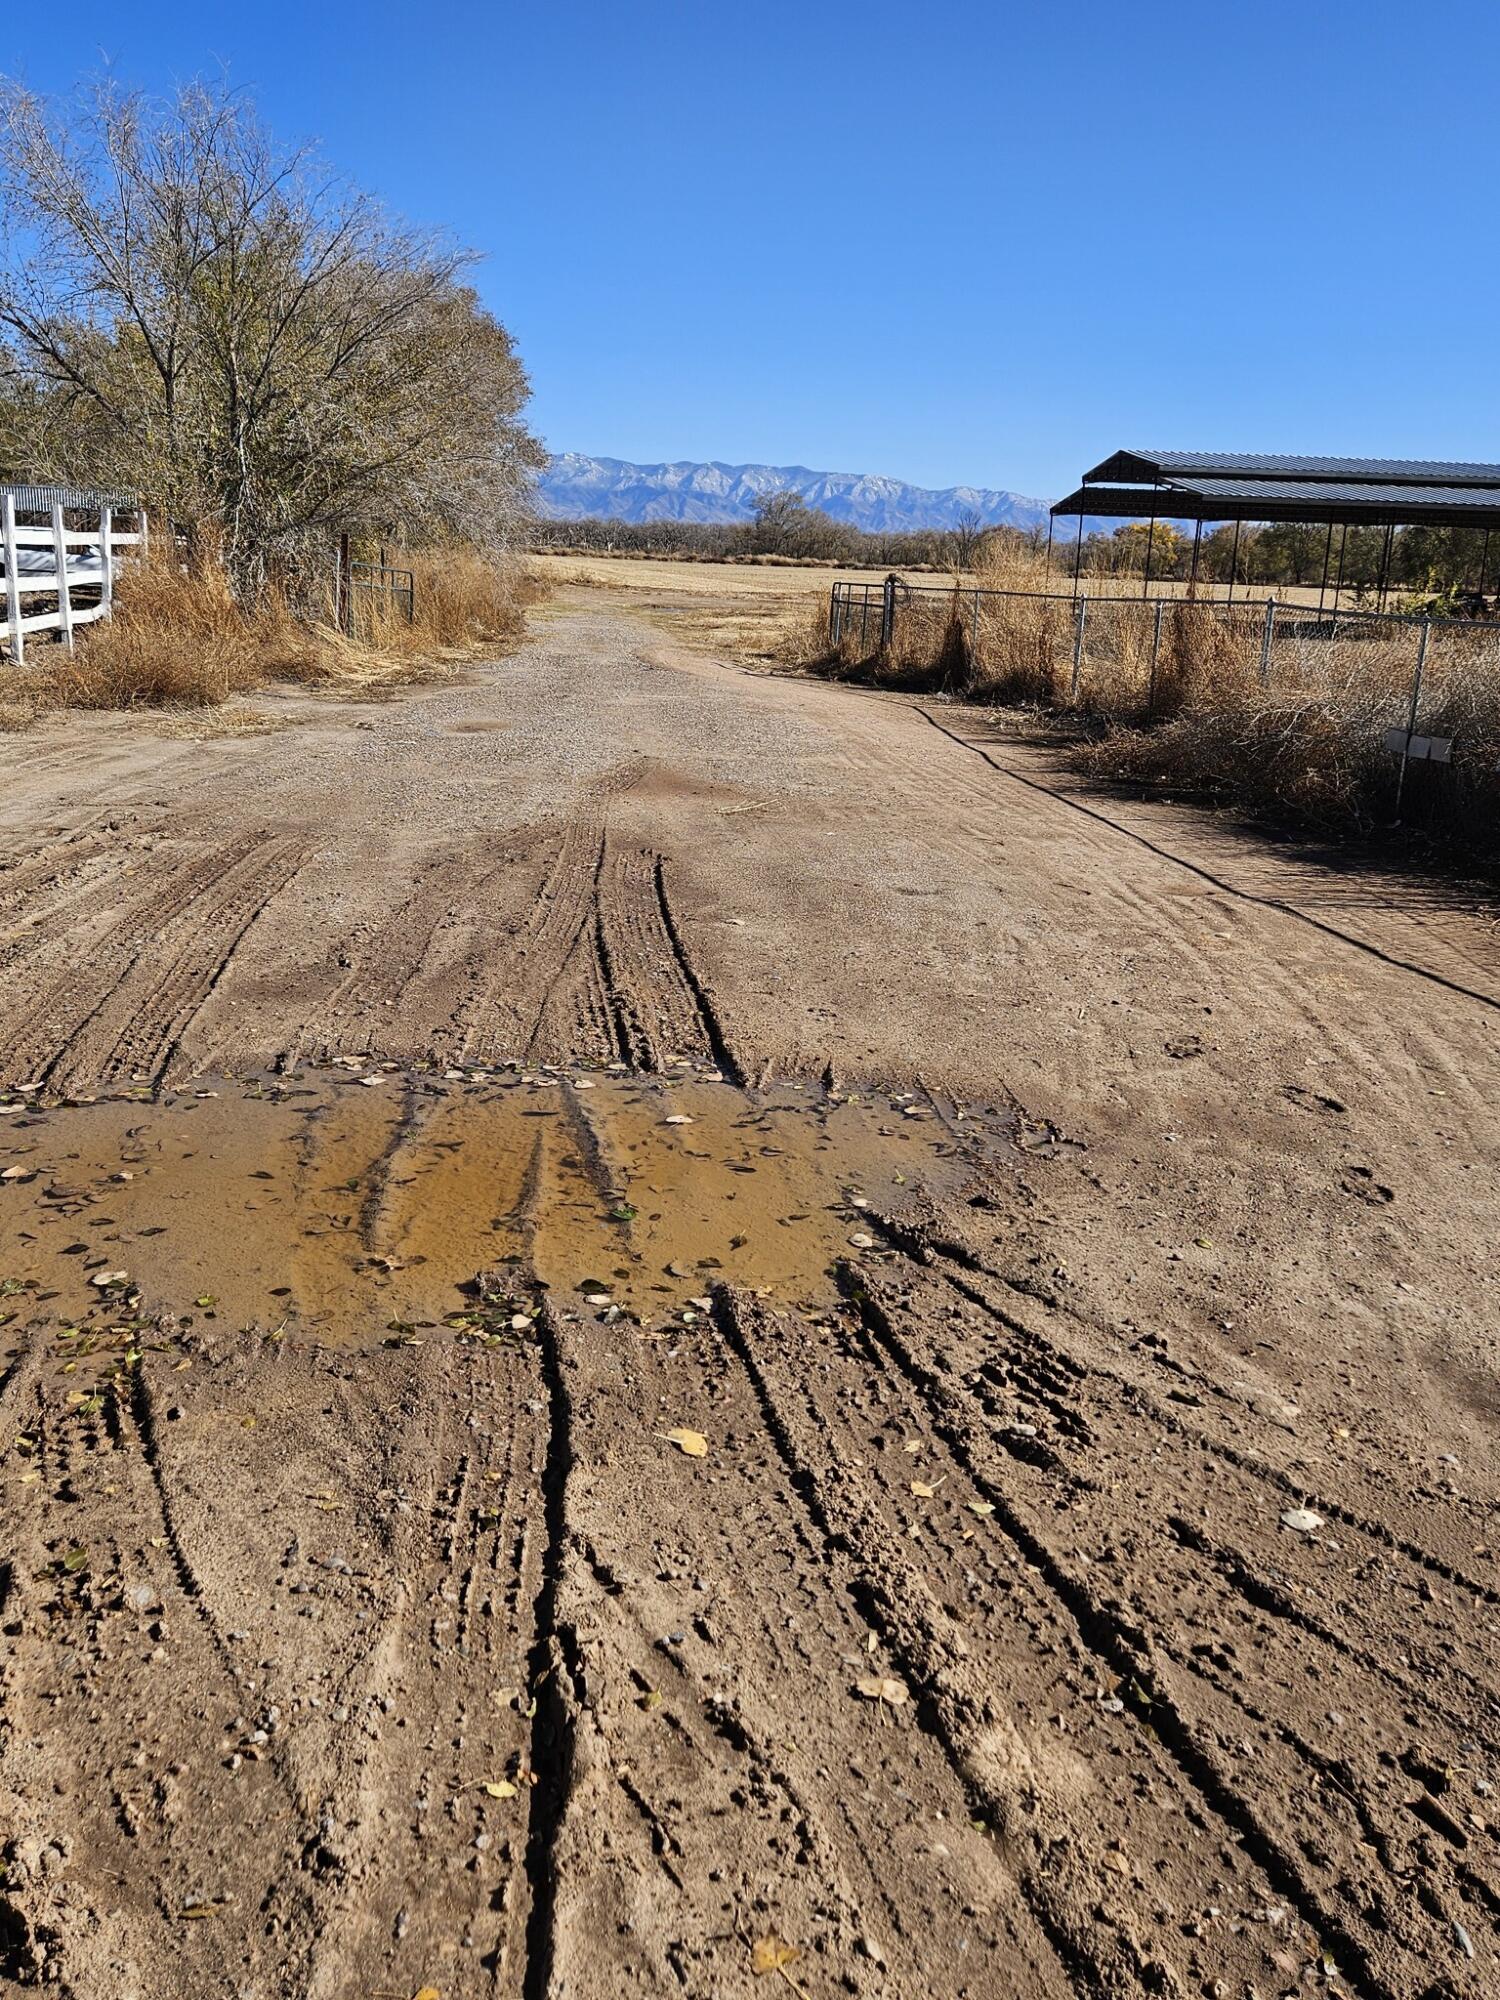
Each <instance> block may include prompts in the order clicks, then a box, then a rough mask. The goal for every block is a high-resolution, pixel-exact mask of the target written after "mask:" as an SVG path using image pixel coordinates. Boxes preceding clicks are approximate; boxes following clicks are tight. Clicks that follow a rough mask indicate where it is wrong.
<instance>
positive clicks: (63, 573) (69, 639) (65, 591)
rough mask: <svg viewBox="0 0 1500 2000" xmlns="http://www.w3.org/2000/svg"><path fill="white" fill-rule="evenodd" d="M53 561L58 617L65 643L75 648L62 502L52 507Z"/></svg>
mask: <svg viewBox="0 0 1500 2000" xmlns="http://www.w3.org/2000/svg"><path fill="white" fill-rule="evenodd" d="M52 561H53V564H54V566H55V568H56V570H57V619H58V624H59V625H60V626H61V628H62V640H63V644H64V645H65V646H66V647H67V649H68V651H69V652H70V653H71V652H72V650H73V595H72V592H71V590H70V589H69V587H68V541H67V529H66V528H64V526H63V510H62V506H61V503H60V502H54V504H53V508H52Z"/></svg>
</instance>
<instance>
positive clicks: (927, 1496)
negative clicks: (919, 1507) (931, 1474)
mask: <svg viewBox="0 0 1500 2000" xmlns="http://www.w3.org/2000/svg"><path fill="white" fill-rule="evenodd" d="M947 1477H948V1475H947V1473H946V1472H945V1473H944V1474H943V1478H942V1479H939V1480H936V1481H935V1482H934V1483H933V1484H932V1485H931V1486H929V1485H928V1483H927V1481H926V1480H925V1479H914V1480H913V1481H912V1483H911V1490H912V1492H913V1493H915V1494H916V1496H917V1498H918V1499H919V1500H931V1499H933V1498H934V1497H935V1496H936V1493H937V1490H938V1487H939V1486H941V1485H942V1484H943V1480H945V1479H946V1478H947Z"/></svg>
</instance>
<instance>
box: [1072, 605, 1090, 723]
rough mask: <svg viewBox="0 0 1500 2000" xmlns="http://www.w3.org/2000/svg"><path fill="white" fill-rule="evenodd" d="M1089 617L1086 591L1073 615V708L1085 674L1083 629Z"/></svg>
mask: <svg viewBox="0 0 1500 2000" xmlns="http://www.w3.org/2000/svg"><path fill="white" fill-rule="evenodd" d="M1088 615H1089V595H1088V592H1087V591H1086V590H1084V591H1080V592H1079V595H1078V609H1077V611H1076V612H1075V613H1074V615H1073V706H1074V707H1075V708H1077V706H1078V680H1079V676H1080V675H1081V673H1082V672H1083V628H1084V624H1085V622H1086V620H1087V618H1088Z"/></svg>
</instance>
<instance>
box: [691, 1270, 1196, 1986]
mask: <svg viewBox="0 0 1500 2000" xmlns="http://www.w3.org/2000/svg"><path fill="white" fill-rule="evenodd" d="M715 1320H716V1324H717V1325H718V1327H719V1329H720V1331H721V1332H722V1333H723V1335H724V1338H725V1341H726V1344H727V1345H728V1346H729V1347H730V1349H731V1350H732V1351H733V1352H734V1353H735V1354H736V1355H737V1357H738V1358H739V1360H740V1362H741V1364H742V1365H743V1367H744V1368H745V1370H746V1373H747V1374H748V1376H749V1377H750V1380H751V1381H752V1383H753V1384H754V1387H755V1393H756V1397H757V1401H758V1402H759V1404H760V1406H761V1409H762V1411H763V1412H764V1416H765V1420H766V1424H767V1427H768V1429H769V1431H770V1433H771V1435H772V1437H773V1439H774V1441H775V1442H776V1445H777V1449H778V1451H779V1452H780V1454H781V1456H782V1459H783V1462H784V1464H785V1466H786V1470H787V1474H788V1476H789V1478H790V1480H791V1483H792V1486H793V1489H794V1490H795V1491H796V1492H797V1493H798V1494H799V1496H800V1497H801V1499H802V1503H803V1506H804V1508H805V1510H806V1513H807V1517H808V1521H809V1524H810V1527H811V1530H812V1532H813V1534H814V1536H815V1537H816V1539H817V1541H818V1543H819V1544H820V1545H821V1547H822V1549H823V1551H824V1552H825V1553H824V1560H825V1562H826V1563H828V1564H829V1566H830V1567H831V1568H833V1569H834V1571H835V1575H836V1576H837V1575H838V1574H839V1572H842V1582H843V1587H844V1589H846V1590H847V1591H848V1592H849V1594H850V1595H851V1597H852V1598H853V1599H854V1600H855V1601H856V1602H857V1603H858V1605H859V1607H860V1609H861V1612H862V1613H863V1615H864V1616H865V1617H866V1618H867V1619H868V1621H869V1623H870V1625H871V1627H872V1629H874V1630H875V1631H878V1632H879V1633H880V1634H881V1636H882V1638H883V1640H884V1644H885V1646H886V1648H887V1649H888V1651H889V1653H890V1656H891V1659H892V1661H893V1662H894V1664H895V1665H896V1667H897V1669H898V1671H899V1673H900V1675H901V1677H902V1680H903V1682H904V1684H905V1685H906V1686H908V1687H909V1688H910V1689H911V1690H912V1691H913V1693H914V1696H915V1698H916V1701H917V1704H918V1717H919V1720H920V1722H921V1724H922V1726H923V1727H924V1729H925V1730H927V1731H928V1732H929V1733H930V1734H931V1736H932V1737H933V1739H934V1741H935V1742H936V1743H937V1744H938V1745H939V1746H940V1748H941V1751H942V1754H943V1756H944V1758H945V1759H946V1761H947V1763H948V1765H949V1767H950V1768H951V1770H952V1773H953V1776H954V1778H955V1780H956V1782H957V1783H958V1784H959V1785H960V1786H961V1787H962V1788H963V1792H964V1794H965V1796H966V1797H967V1798H968V1799H969V1801H970V1802H971V1804H970V1809H971V1810H972V1811H973V1812H975V1813H976V1814H978V1815H979V1816H980V1817H981V1818H982V1819H983V1820H984V1821H985V1822H986V1823H987V1824H988V1825H989V1826H990V1827H991V1828H992V1830H993V1831H994V1834H995V1836H996V1838H997V1840H998V1843H999V1846H1000V1850H1001V1852H1002V1854H1003V1855H1004V1857H1005V1859H1006V1861H1007V1864H1008V1866H1009V1867H1010V1868H1011V1870H1012V1871H1013V1872H1014V1874H1015V1877H1016V1880H1017V1883H1018V1886H1019V1888H1020V1891H1021V1896H1022V1899H1023V1906H1024V1907H1025V1908H1026V1909H1027V1910H1028V1911H1029V1913H1030V1916H1031V1918H1032V1920H1033V1921H1034V1923H1035V1924H1036V1925H1037V1927H1038V1929H1039V1931H1040V1932H1041V1933H1042V1934H1043V1935H1044V1936H1045V1937H1046V1939H1047V1940H1048V1943H1049V1945H1050V1947H1051V1950H1052V1952H1054V1953H1055V1954H1056V1961H1057V1963H1058V1965H1059V1966H1060V1967H1061V1968H1062V1969H1063V1972H1064V1975H1065V1981H1064V1985H1063V1990H1066V1991H1067V1992H1069V1993H1078V1992H1087V1993H1091V1994H1097V1995H1100V1996H1103V1995H1105V1994H1114V1993H1116V1992H1118V1991H1120V1990H1121V1983H1122V1982H1125V1984H1126V1986H1127V1987H1128V1989H1129V1990H1154V1989H1159V1988H1161V1987H1162V1986H1163V1985H1164V1984H1165V1986H1166V1988H1167V1990H1171V1987H1172V1975H1170V1974H1169V1973H1166V1972H1164V1968H1163V1965H1162V1963H1161V1961H1160V1960H1159V1959H1158V1958H1157V1957H1156V1956H1155V1954H1154V1953H1152V1952H1150V1951H1149V1950H1148V1949H1145V1948H1143V1946H1142V1944H1141V1943H1140V1941H1139V1940H1138V1938H1137V1937H1136V1935H1135V1933H1134V1930H1133V1928H1132V1925H1131V1923H1130V1922H1129V1921H1121V1920H1119V1919H1118V1918H1117V1917H1115V1916H1114V1915H1113V1914H1112V1913H1110V1912H1107V1911H1106V1909H1105V1907H1104V1903H1103V1902H1102V1901H1101V1898H1100V1890H1101V1887H1102V1886H1103V1882H1104V1876H1103V1874H1102V1872H1101V1864H1102V1865H1104V1866H1108V1865H1110V1863H1109V1862H1108V1860H1107V1858H1106V1857H1107V1856H1109V1855H1111V1854H1113V1855H1115V1856H1116V1857H1117V1858H1118V1855H1119V1854H1120V1853H1121V1852H1122V1851H1123V1847H1124V1843H1123V1841H1121V1842H1119V1843H1118V1844H1117V1845H1116V1846H1115V1847H1112V1848H1106V1847H1105V1845H1104V1842H1103V1841H1102V1840H1098V1839H1097V1838H1096V1839H1095V1840H1094V1841H1093V1843H1092V1852H1091V1851H1090V1848H1091V1842H1090V1837H1089V1835H1088V1833H1087V1832H1086V1831H1084V1828H1085V1826H1086V1824H1087V1820H1086V1818H1085V1815H1089V1816H1092V1815H1094V1814H1098V1813H1099V1810H1100V1808H1099V1804H1098V1802H1097V1801H1090V1802H1088V1803H1087V1804H1085V1801H1084V1798H1083V1796H1082V1792H1083V1791H1085V1790H1086V1789H1087V1787H1086V1786H1084V1785H1082V1783H1081V1780H1080V1779H1079V1777H1078V1776H1077V1774H1075V1773H1072V1772H1070V1771H1069V1768H1068V1762H1067V1760H1066V1759H1065V1758H1063V1757H1061V1756H1058V1757H1056V1758H1055V1759H1054V1758H1053V1757H1050V1756H1049V1755H1048V1753H1047V1751H1046V1750H1045V1748H1044V1746H1043V1745H1042V1744H1041V1743H1040V1742H1039V1741H1038V1737H1039V1735H1040V1729H1039V1726H1038V1724H1037V1722H1036V1721H1035V1720H1032V1721H1031V1723H1030V1727H1029V1729H1028V1730H1026V1731H1023V1730H1022V1729H1021V1728H1019V1727H1018V1726H1017V1723H1016V1721H1015V1720H1014V1719H1013V1716H1014V1715H1015V1713H1017V1712H1018V1711H1026V1710H1031V1711H1032V1714H1033V1716H1034V1715H1035V1713H1036V1711H1037V1710H1038V1709H1040V1708H1042V1707H1043V1706H1044V1705H1045V1703H1046V1702H1047V1701H1049V1700H1050V1701H1055V1700H1056V1690H1055V1689H1048V1688H1046V1687H1045V1686H1044V1685H1042V1684H1041V1683H1040V1678H1039V1675H1038V1667H1039V1665H1040V1663H1041V1662H1042V1661H1044V1660H1045V1658H1046V1657H1047V1656H1049V1655H1051V1654H1054V1653H1056V1652H1057V1651H1058V1650H1059V1646H1060V1645H1061V1646H1063V1647H1066V1648H1068V1649H1069V1650H1070V1651H1072V1652H1073V1653H1074V1654H1075V1655H1076V1654H1081V1653H1083V1652H1084V1651H1086V1647H1084V1646H1082V1645H1081V1644H1080V1643H1079V1638H1080V1635H1078V1634H1077V1628H1076V1625H1075V1623H1074V1621H1073V1619H1072V1617H1071V1613H1070V1610H1069V1607H1068V1606H1066V1605H1065V1604H1063V1603H1062V1602H1061V1600H1060V1599H1059V1598H1058V1597H1057V1596H1056V1594H1055V1593H1054V1594H1053V1596H1052V1598H1051V1600H1050V1601H1046V1602H1044V1603H1043V1605H1042V1607H1041V1609H1040V1614H1039V1616H1038V1615H1036V1614H1033V1616H1032V1617H1031V1618H1029V1619H1026V1618H1023V1620H1022V1624H1023V1636H1022V1647H1023V1649H1024V1650H1023V1653H1022V1656H1021V1657H1020V1658H1018V1657H1017V1656H1016V1654H1015V1653H1014V1651H1010V1652H1008V1653H1007V1655H1006V1657H1005V1660H1004V1664H1003V1666H1001V1667H999V1669H998V1670H997V1671H995V1672H991V1671H988V1670H987V1669H986V1668H985V1667H982V1666H980V1665H978V1663H977V1659H976V1653H975V1649H974V1647H973V1645H972V1644H971V1643H970V1642H969V1641H968V1639H967V1638H966V1637H965V1636H964V1633H963V1630H962V1626H961V1624H960V1621H959V1620H958V1618H957V1617H956V1615H955V1613H954V1607H953V1602H952V1601H951V1600H950V1601H942V1600H940V1598H939V1595H938V1592H937V1588H936V1587H935V1586H934V1584H933V1583H932V1582H929V1580H928V1578H929V1577H930V1575H931V1570H932V1567H933V1563H932V1544H931V1540H930V1539H929V1538H928V1537H927V1536H925V1535H924V1537H923V1539H924V1544H925V1548H926V1553H927V1557H928V1560H927V1561H926V1562H925V1563H923V1564H922V1565H921V1566H920V1567H919V1566H918V1564H917V1561H916V1560H915V1559H914V1560H912V1561H908V1560H907V1559H906V1558H905V1557H904V1556H903V1555H901V1554H900V1553H898V1551H899V1549H900V1548H901V1546H902V1544H903V1543H904V1542H905V1541H906V1540H907V1539H908V1538H909V1537H910V1536H913V1535H916V1534H918V1533H919V1532H920V1531H921V1529H922V1526H923V1524H922V1523H921V1522H920V1521H918V1520H916V1519H913V1518H911V1516H910V1514H909V1513H908V1514H907V1516H906V1518H904V1519H897V1520H896V1521H891V1520H890V1519H889V1517H888V1514H887V1513H886V1511H885V1510H883V1509H882V1508H881V1507H880V1506H879V1505H877V1504H875V1503H873V1502H872V1501H871V1500H870V1499H869V1498H868V1497H867V1495H866V1494H865V1493H864V1492H861V1491H860V1488H861V1487H862V1486H864V1485H865V1484H866V1482H864V1481H862V1480H860V1479H859V1478H858V1476H857V1475H856V1474H852V1473H850V1472H848V1471H846V1470H844V1467H845V1465H846V1464H847V1463H848V1462H849V1454H848V1453H846V1451H845V1449H844V1447H843V1444H842V1442H840V1441H837V1434H838V1433H840V1432H842V1430H843V1428H844V1426H843V1424H842V1423H840V1421H839V1415H840V1414H841V1413H839V1412H838V1408H837V1406H838V1400H839V1399H838V1397H837V1396H836V1395H831V1394H830V1393H829V1387H828V1384H827V1383H826V1380H825V1383H824V1385H823V1390H822V1394H821V1396H820V1398H819V1399H818V1400H817V1401H815V1400H814V1399H813V1398H812V1397H811V1396H810V1395H809V1394H808V1393H807V1390H806V1389H805V1387H796V1386H794V1380H793V1376H792V1373H791V1371H790V1369H789V1365H788V1362H787V1359H786V1353H787V1335H788V1333H789V1332H792V1331H795V1330H796V1328H795V1322H792V1321H790V1320H789V1319H788V1318H786V1317H785V1316H783V1315H779V1314H778V1315H772V1314H770V1313H768V1312H766V1311H765V1310H764V1309H763V1308H759V1307H757V1306H755V1305H754V1304H753V1303H752V1302H750V1301H746V1300H743V1299H742V1298H740V1297H739V1296H738V1295H735V1294H731V1293H728V1292H725V1293H721V1294H720V1295H719V1298H718V1303H717V1308H716V1313H715ZM867 1352H868V1354H869V1358H870V1359H871V1360H877V1359H878V1355H877V1352H876V1350H875V1349H874V1348H873V1347H872V1348H870V1349H868V1350H867ZM821 1372H822V1373H823V1374H824V1376H825V1377H826V1375H827V1373H828V1369H827V1367H826V1366H825V1368H824V1369H823V1370H822V1371H821ZM903 1402H905V1399H904V1398H903ZM924 1414H925V1413H924ZM902 1421H903V1426H904V1427H909V1426H910V1424H911V1422H912V1413H911V1411H910V1406H909V1404H907V1405H906V1407H905V1408H903V1412H902ZM852 1462H853V1463H854V1464H855V1465H857V1466H861V1467H862V1466H864V1465H866V1464H867V1463H868V1461H867V1460H866V1459H864V1458H863V1457H860V1458H855V1459H853V1461H852ZM910 1465H911V1461H910V1460H908V1461H907V1469H910ZM929 1469H930V1468H929V1467H928V1465H927V1464H926V1463H925V1462H924V1465H923V1470H924V1472H925V1471H928V1470H929ZM880 1483H881V1484H883V1485H884V1486H885V1487H886V1492H885V1494H884V1498H885V1500H886V1506H887V1509H890V1511H895V1508H896V1506H897V1505H899V1503H897V1501H896V1488H895V1486H894V1485H893V1484H891V1483H890V1482H880ZM923 1483H924V1484H926V1483H929V1482H925V1481H924V1482H923ZM976 1484H977V1482H976ZM905 1505H906V1507H907V1508H908V1509H909V1508H910V1501H907V1502H905ZM1025 1559H1026V1562H1027V1565H1028V1568H1029V1569H1031V1570H1032V1571H1035V1570H1036V1569H1037V1567H1038V1566H1037V1565H1036V1564H1034V1563H1033V1562H1032V1560H1031V1555H1030V1553H1029V1552H1028V1553H1027V1554H1026V1558H1025ZM957 1595H958V1596H960V1597H961V1596H962V1591H961V1590H960V1591H959V1592H958V1593H957ZM994 1636H995V1635H992V1634H988V1633H987V1634H986V1655H987V1654H988V1651H989V1648H990V1646H991V1645H992V1644H993V1643H994ZM1028 1682H1030V1683H1031V1685H1028ZM1002 1686H1004V1688H1005V1694H1004V1696H1003V1697H1002V1696H1001V1687H1002ZM1022 1687H1025V1688H1026V1693H1027V1696H1029V1697H1030V1699H1024V1698H1019V1690H1020V1688H1022ZM1049 1765H1053V1766H1054V1769H1053V1770H1051V1771H1049ZM1058 1770H1060V1771H1061V1773H1062V1776H1061V1778H1060V1779H1059V1778H1058V1777H1057V1775H1056V1772H1057V1771H1058ZM1156 1776H1157V1782H1158V1783H1159V1782H1161V1780H1162V1778H1163V1776H1164V1774H1163V1773H1162V1772H1161V1771H1160V1770H1158V1772H1157V1774H1156ZM1070 1779H1071V1780H1072V1782H1071V1783H1070ZM1112 1803H1113V1804H1114V1805H1115V1807H1116V1810H1115V1811H1114V1812H1112V1813H1110V1814H1109V1815H1108V1823H1109V1824H1110V1825H1111V1826H1114V1827H1119V1828H1121V1829H1124V1828H1126V1827H1128V1828H1129V1830H1130V1835H1131V1840H1130V1847H1131V1853H1132V1857H1134V1856H1135V1854H1136V1851H1137V1849H1138V1848H1139V1847H1140V1846H1141V1845H1142V1838H1143V1829H1142V1827H1141V1825H1140V1821H1141V1819H1142V1817H1143V1814H1142V1812H1141V1810H1140V1808H1139V1807H1137V1808H1136V1810H1135V1811H1134V1812H1132V1810H1131V1809H1130V1807H1129V1806H1128V1805H1126V1804H1125V1803H1124V1802H1123V1801H1122V1800H1119V1799H1117V1800H1115V1801H1113V1802H1112ZM1174 1846H1176V1847H1177V1848H1178V1849H1179V1850H1180V1847H1181V1842H1180V1840H1179V1841H1176V1842H1174V1841H1173V1840H1172V1838H1171V1836H1170V1834H1164V1833H1162V1832H1160V1830H1158V1837H1157V1841H1156V1843H1155V1846H1154V1851H1152V1848H1151V1845H1150V1844H1149V1843H1148V1844H1147V1851H1146V1852H1145V1853H1144V1854H1143V1855H1142V1856H1141V1858H1140V1860H1139V1861H1136V1860H1135V1859H1134V1858H1133V1859H1132V1863H1131V1866H1132V1868H1135V1867H1137V1866H1138V1867H1142V1868H1152V1869H1154V1870H1156V1871H1158V1881H1157V1890H1156V1893H1157V1894H1158V1895H1159V1896H1161V1897H1162V1898H1163V1899H1164V1900H1166V1901H1167V1902H1168V1903H1169V1904H1170V1902H1171V1898H1172V1895H1173V1893H1174V1892H1182V1890H1183V1878H1184V1876H1185V1874H1186V1869H1185V1867H1184V1863H1183V1857H1182V1855H1181V1853H1180V1851H1179V1852H1178V1853H1176V1854H1174V1853H1173V1851H1172V1850H1173V1848H1174ZM1070 1848H1071V1849H1072V1850H1073V1851H1072V1852H1069V1849H1070ZM1174 1864H1175V1865H1174ZM1194 1865H1195V1866H1196V1864H1194ZM1163 1876H1164V1877H1165V1879H1161V1877H1163ZM1174 1877H1175V1878H1176V1879H1175V1880H1174V1879H1173V1878H1174ZM1189 1879H1191V1878H1189ZM1186 1893H1187V1894H1189V1895H1191V1893H1192V1892H1191V1890H1187V1891H1186ZM1219 1969H1221V1968H1219V1967H1216V1968H1215V1970H1219Z"/></svg>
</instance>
